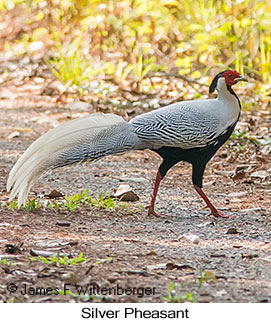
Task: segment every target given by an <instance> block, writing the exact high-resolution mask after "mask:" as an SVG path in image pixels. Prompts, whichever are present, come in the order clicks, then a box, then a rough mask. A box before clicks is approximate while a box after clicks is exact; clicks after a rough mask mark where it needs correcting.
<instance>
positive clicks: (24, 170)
mask: <svg viewBox="0 0 271 323" xmlns="http://www.w3.org/2000/svg"><path fill="white" fill-rule="evenodd" d="M120 123H126V122H125V121H124V119H123V118H122V117H120V116H117V115H113V114H103V113H94V114H91V115H90V116H88V117H85V118H81V119H75V120H72V121H69V122H67V123H64V124H62V125H60V126H58V127H56V128H54V129H51V130H49V131H48V132H47V133H45V134H44V135H43V136H41V137H40V138H38V139H37V140H36V141H34V142H33V143H32V144H31V145H30V146H29V147H28V149H27V150H26V151H25V152H24V154H23V155H22V156H21V157H20V158H19V160H18V161H17V162H16V164H15V165H14V166H13V168H12V170H11V172H10V174H9V177H8V181H7V191H10V190H11V194H10V198H9V200H12V199H14V197H16V196H17V195H18V206H19V207H20V206H21V205H25V203H26V199H27V195H28V193H29V191H30V188H31V185H32V184H33V183H34V182H35V180H37V179H38V178H39V177H40V175H41V174H42V173H43V172H45V171H47V170H50V169H52V168H55V167H59V166H62V165H58V164H57V162H56V161H57V158H59V157H61V153H63V152H65V151H68V150H69V149H73V147H75V146H77V145H80V144H82V145H83V144H86V143H91V140H92V139H93V138H94V137H95V136H96V135H97V134H98V133H100V132H101V131H102V130H103V129H107V128H109V127H111V126H115V125H117V124H120Z"/></svg>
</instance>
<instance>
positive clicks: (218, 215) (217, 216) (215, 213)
mask: <svg viewBox="0 0 271 323" xmlns="http://www.w3.org/2000/svg"><path fill="white" fill-rule="evenodd" d="M209 216H215V217H216V218H228V219H231V218H234V217H233V216H232V215H228V214H224V213H221V212H219V211H218V210H212V212H211V213H210V214H209Z"/></svg>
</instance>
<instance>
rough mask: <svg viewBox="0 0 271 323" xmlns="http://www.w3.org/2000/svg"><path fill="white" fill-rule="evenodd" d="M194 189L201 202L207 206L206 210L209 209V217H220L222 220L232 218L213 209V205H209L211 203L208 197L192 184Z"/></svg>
mask: <svg viewBox="0 0 271 323" xmlns="http://www.w3.org/2000/svg"><path fill="white" fill-rule="evenodd" d="M194 187H195V190H196V191H197V192H198V193H199V195H200V196H201V197H202V198H203V200H204V201H205V203H206V204H207V206H208V208H209V209H211V214H210V215H214V216H216V217H222V218H232V216H231V215H226V214H223V213H221V212H219V211H218V210H217V209H216V208H215V207H214V205H213V204H212V203H211V201H210V200H209V199H208V197H207V196H206V195H205V193H204V192H203V190H202V189H201V188H200V187H198V186H196V185H195V184H194Z"/></svg>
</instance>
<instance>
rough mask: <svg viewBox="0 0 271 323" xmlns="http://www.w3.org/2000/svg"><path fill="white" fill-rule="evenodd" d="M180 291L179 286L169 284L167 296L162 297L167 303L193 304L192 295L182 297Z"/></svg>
mask: <svg viewBox="0 0 271 323" xmlns="http://www.w3.org/2000/svg"><path fill="white" fill-rule="evenodd" d="M180 290H181V284H178V283H173V282H171V283H170V284H169V286H168V295H167V296H165V297H164V300H165V301H167V302H168V303H183V302H191V303H192V302H194V295H193V293H187V294H185V295H182V294H180Z"/></svg>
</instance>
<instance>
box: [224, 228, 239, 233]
mask: <svg viewBox="0 0 271 323" xmlns="http://www.w3.org/2000/svg"><path fill="white" fill-rule="evenodd" d="M226 233H227V234H237V233H239V232H238V231H237V229H235V228H229V229H228V230H227V232H226Z"/></svg>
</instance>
